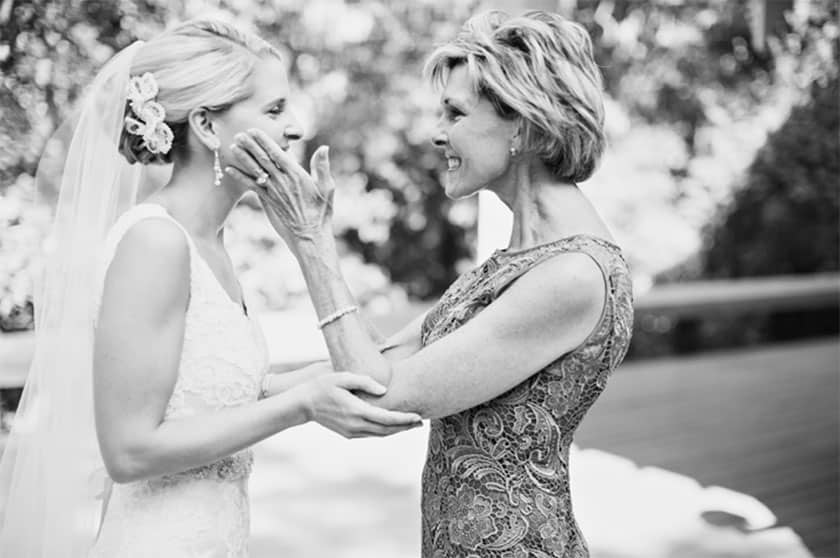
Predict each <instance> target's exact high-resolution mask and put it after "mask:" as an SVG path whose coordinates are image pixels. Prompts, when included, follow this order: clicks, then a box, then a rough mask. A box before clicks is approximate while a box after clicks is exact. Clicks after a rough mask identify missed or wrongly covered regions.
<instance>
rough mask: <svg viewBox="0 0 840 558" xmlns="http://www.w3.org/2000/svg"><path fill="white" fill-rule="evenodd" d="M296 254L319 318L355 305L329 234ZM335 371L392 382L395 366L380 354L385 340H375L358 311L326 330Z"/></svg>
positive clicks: (298, 248) (304, 245) (300, 247)
mask: <svg viewBox="0 0 840 558" xmlns="http://www.w3.org/2000/svg"><path fill="white" fill-rule="evenodd" d="M295 253H296V255H297V257H298V261H299V263H300V265H301V269H302V270H303V275H304V277H305V279H306V284H307V287H308V289H309V295H310V297H311V298H312V303H313V305H314V306H315V311H316V313H317V314H318V318H319V319H323V318H325V317H326V316H329V315H330V314H333V313H334V312H336V311H338V310H341V309H344V308H348V307H350V306H355V305H356V302H355V300H354V299H353V296H352V295H351V294H350V291H349V289H348V288H347V284H346V283H345V281H344V278H343V276H342V275H341V270H340V269H339V265H338V256H337V254H336V250H335V242H334V240H333V239H332V237H331V236H329V235H319V236H318V237H316V238H315V239H310V240H305V241H301V242H300V243H298V244H297V245H296V247H295ZM322 333H323V335H324V340H325V341H326V343H327V348H328V349H329V352H330V359H331V360H332V364H333V368H334V369H336V370H347V371H350V372H354V373H357V374H365V375H368V376H371V377H372V378H373V379H375V380H376V381H378V382H379V383H381V384H383V385H388V383H389V382H390V379H391V366H390V363H389V361H388V359H386V358H385V357H383V356H382V354H381V353H380V351H379V344H380V343H381V342H382V340H381V339H375V338H373V336H372V335H371V333H370V331H369V327H368V324H367V323H366V322H365V320H364V318H363V317H362V316H360V315H359V313H358V312H351V313H349V314H345V315H344V316H342V317H341V318H339V319H337V320H335V321H333V322H331V323H329V324H327V325H326V326H324V328H323V329H322Z"/></svg>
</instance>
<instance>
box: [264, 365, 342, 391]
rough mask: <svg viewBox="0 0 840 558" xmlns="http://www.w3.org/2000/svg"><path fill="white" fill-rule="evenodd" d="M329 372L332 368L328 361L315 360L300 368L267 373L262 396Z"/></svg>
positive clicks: (288, 388)
mask: <svg viewBox="0 0 840 558" xmlns="http://www.w3.org/2000/svg"><path fill="white" fill-rule="evenodd" d="M331 372H333V368H332V364H330V362H329V361H316V362H313V363H311V364H308V365H306V366H304V367H302V368H296V369H294V370H288V371H286V372H277V373H273V374H272V373H269V374H267V375H266V377H265V379H264V380H263V394H262V395H263V397H272V396H275V395H278V394H280V393H283V392H285V391H288V390H290V389H292V388H293V387H295V386H297V385H300V384H302V383H304V382H308V381H310V380H314V379H315V378H317V377H318V376H322V375H324V374H329V373H331Z"/></svg>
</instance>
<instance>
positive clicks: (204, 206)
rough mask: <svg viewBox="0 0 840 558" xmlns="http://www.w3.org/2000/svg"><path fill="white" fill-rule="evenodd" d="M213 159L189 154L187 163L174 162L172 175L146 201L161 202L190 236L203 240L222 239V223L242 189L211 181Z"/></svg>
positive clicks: (241, 194) (223, 182) (213, 174)
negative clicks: (160, 188)
mask: <svg viewBox="0 0 840 558" xmlns="http://www.w3.org/2000/svg"><path fill="white" fill-rule="evenodd" d="M214 181H215V173H214V171H213V160H212V158H208V157H199V156H198V154H193V157H192V158H191V160H190V161H189V162H187V163H179V162H177V161H176V163H175V166H174V168H173V170H172V177H171V179H170V180H169V182H168V183H167V184H166V186H164V187H163V189H162V190H160V191H158V192H156V193H154V194H153V195H151V196H150V197H149V200H148V201H151V202H154V203H159V204H161V205H163V206H164V207H165V208H166V209H167V211H168V212H169V213H170V214H171V215H172V216H173V217H175V218H176V219H177V220H178V222H179V223H181V224H182V225H183V226H184V227H185V228H186V229H187V230H188V231H189V232H190V234H191V235H192V236H193V238H196V239H200V240H203V241H206V242H212V241H221V240H222V239H223V231H224V224H225V221H226V220H227V218H228V215H230V212H231V211H232V210H233V208H234V207H235V206H236V204H237V202H238V201H239V200H240V199H241V198H242V196H243V194H244V192H243V191H242V190H241V189H239V188H237V187H236V186H234V185H232V184H230V183H229V182H228V180H227V177H225V178H223V179H222V184H221V185H220V186H216V185H215V184H214Z"/></svg>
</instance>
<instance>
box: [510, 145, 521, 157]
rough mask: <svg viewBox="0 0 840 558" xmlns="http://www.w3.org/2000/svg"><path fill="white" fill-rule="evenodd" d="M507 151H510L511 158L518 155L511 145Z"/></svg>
mask: <svg viewBox="0 0 840 558" xmlns="http://www.w3.org/2000/svg"><path fill="white" fill-rule="evenodd" d="M508 151H510V156H511V157H516V155H517V154H518V153H519V151H517V150H516V148H515V147H514V146H512V145H511V146H510V149H509V150H508Z"/></svg>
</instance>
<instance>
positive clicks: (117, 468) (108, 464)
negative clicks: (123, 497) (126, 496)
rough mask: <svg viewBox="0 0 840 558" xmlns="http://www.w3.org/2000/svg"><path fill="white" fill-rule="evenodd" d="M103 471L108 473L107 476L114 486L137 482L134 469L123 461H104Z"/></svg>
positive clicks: (137, 478) (137, 476) (137, 477)
mask: <svg viewBox="0 0 840 558" xmlns="http://www.w3.org/2000/svg"><path fill="white" fill-rule="evenodd" d="M105 470H106V471H108V476H109V477H110V478H111V480H112V481H114V483H116V484H127V483H129V482H134V481H136V480H139V475H138V474H137V472H136V469H135V468H134V467H132V466H131V464H129V463H127V462H124V461H123V460H117V459H108V460H105Z"/></svg>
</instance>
